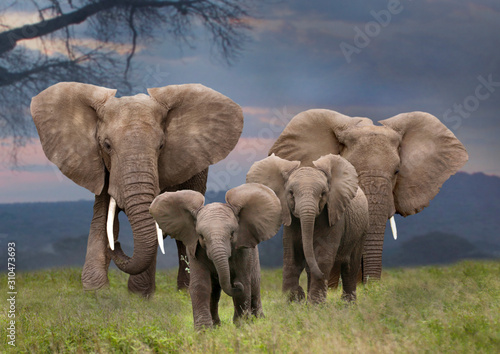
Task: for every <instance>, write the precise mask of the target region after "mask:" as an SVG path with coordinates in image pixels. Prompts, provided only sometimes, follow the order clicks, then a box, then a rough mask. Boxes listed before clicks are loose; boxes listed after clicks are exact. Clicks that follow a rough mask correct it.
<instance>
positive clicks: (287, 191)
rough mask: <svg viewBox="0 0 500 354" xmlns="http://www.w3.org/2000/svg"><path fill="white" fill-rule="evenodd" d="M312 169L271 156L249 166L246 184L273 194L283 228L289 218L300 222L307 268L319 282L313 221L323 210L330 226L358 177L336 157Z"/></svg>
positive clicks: (324, 159)
mask: <svg viewBox="0 0 500 354" xmlns="http://www.w3.org/2000/svg"><path fill="white" fill-rule="evenodd" d="M312 165H313V167H309V166H306V167H300V166H301V163H300V161H288V160H284V159H281V158H279V157H277V156H275V155H274V154H273V155H271V156H269V157H267V158H265V159H263V160H261V161H258V162H256V163H254V164H253V165H252V167H251V168H250V171H248V174H247V182H248V183H250V182H256V183H262V184H265V185H267V186H268V187H270V188H271V189H273V190H274V192H275V193H276V195H277V196H278V197H279V199H280V201H281V206H282V220H283V224H285V225H286V226H289V225H290V224H291V215H293V216H295V217H296V218H298V219H300V226H301V231H302V247H303V250H304V256H305V258H306V262H307V265H308V266H309V269H310V270H311V272H312V274H314V276H315V277H317V278H323V276H324V275H323V273H322V272H321V270H320V269H319V267H318V264H317V262H316V258H315V256H314V249H313V233H314V223H315V219H316V217H317V216H318V215H319V214H321V212H322V211H323V209H324V208H325V207H326V208H327V210H328V221H329V224H330V226H333V225H334V224H335V223H336V222H337V221H338V220H339V218H340V217H341V216H342V215H343V213H344V211H345V208H346V207H347V205H348V204H349V203H350V201H351V200H352V199H353V198H354V197H355V196H356V193H357V190H358V176H357V174H356V170H355V169H354V167H353V166H352V165H351V164H350V163H349V162H348V161H347V160H345V159H344V158H342V157H340V156H337V155H332V154H329V155H326V156H323V157H321V158H319V159H317V160H316V161H312Z"/></svg>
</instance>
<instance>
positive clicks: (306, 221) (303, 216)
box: [299, 200, 324, 279]
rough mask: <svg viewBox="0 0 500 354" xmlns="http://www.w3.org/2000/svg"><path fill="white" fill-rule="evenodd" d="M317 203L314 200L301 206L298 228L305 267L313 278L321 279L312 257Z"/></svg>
mask: <svg viewBox="0 0 500 354" xmlns="http://www.w3.org/2000/svg"><path fill="white" fill-rule="evenodd" d="M316 208H317V203H316V202H315V201H314V200H311V201H309V202H308V203H305V204H302V207H301V209H300V211H299V216H300V227H301V231H302V247H303V249H304V257H305V258H306V262H307V265H308V266H309V269H310V271H311V273H312V274H313V275H314V277H315V278H318V279H322V278H323V277H324V274H323V272H322V271H321V270H320V269H319V267H318V263H317V262H316V257H315V256H314V242H313V235H314V221H315V219H316Z"/></svg>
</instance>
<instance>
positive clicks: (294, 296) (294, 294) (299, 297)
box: [288, 286, 306, 302]
mask: <svg viewBox="0 0 500 354" xmlns="http://www.w3.org/2000/svg"><path fill="white" fill-rule="evenodd" d="M305 298H306V293H305V292H304V289H302V287H301V286H299V287H298V288H297V290H292V291H290V293H289V295H288V301H289V302H302V301H304V300H305Z"/></svg>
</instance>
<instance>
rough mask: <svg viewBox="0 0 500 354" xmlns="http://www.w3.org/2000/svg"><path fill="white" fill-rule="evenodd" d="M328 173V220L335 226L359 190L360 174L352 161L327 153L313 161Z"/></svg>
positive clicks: (319, 168)
mask: <svg viewBox="0 0 500 354" xmlns="http://www.w3.org/2000/svg"><path fill="white" fill-rule="evenodd" d="M313 164H314V166H315V167H316V168H317V169H318V170H321V171H323V172H324V173H325V174H326V177H327V180H328V184H329V187H330V190H329V192H328V195H327V202H326V203H327V208H328V221H329V223H330V226H333V225H334V224H335V223H336V222H337V221H338V220H339V219H340V217H341V216H342V215H343V214H344V211H345V209H346V207H347V206H348V205H349V203H350V202H351V200H352V199H353V198H354V197H355V196H356V193H357V191H358V174H357V173H356V169H355V168H354V166H353V165H351V163H350V162H348V161H347V160H346V159H344V158H343V157H341V156H338V155H332V154H329V155H326V156H323V157H321V158H319V159H318V160H316V161H314V162H313Z"/></svg>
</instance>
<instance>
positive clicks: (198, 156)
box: [148, 84, 243, 189]
mask: <svg viewBox="0 0 500 354" xmlns="http://www.w3.org/2000/svg"><path fill="white" fill-rule="evenodd" d="M148 93H149V95H150V96H151V97H153V99H155V100H156V101H157V102H158V103H160V105H162V106H163V107H164V108H165V116H166V117H165V118H166V122H165V124H166V125H165V135H166V141H165V147H164V148H163V150H162V153H161V155H160V159H159V163H158V164H159V166H158V168H159V179H160V188H161V189H164V188H166V187H168V186H173V185H176V184H179V183H183V182H185V181H187V180H188V179H189V178H191V177H192V176H194V175H196V174H197V173H199V172H201V171H203V170H204V169H206V168H207V167H208V166H210V165H212V164H214V163H216V162H218V161H220V160H222V159H224V158H225V157H226V156H227V155H228V154H229V153H230V152H231V150H233V148H234V146H235V145H236V143H237V142H238V139H239V137H240V135H241V131H242V129H243V112H242V110H241V107H240V106H238V105H237V104H236V103H234V102H233V101H232V100H231V99H229V98H228V97H226V96H224V95H222V94H221V93H219V92H217V91H214V90H212V89H210V88H208V87H205V86H203V85H199V84H186V85H171V86H165V87H161V88H151V89H148Z"/></svg>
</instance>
